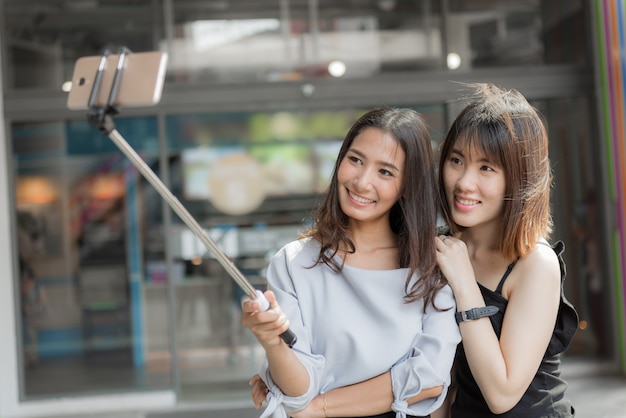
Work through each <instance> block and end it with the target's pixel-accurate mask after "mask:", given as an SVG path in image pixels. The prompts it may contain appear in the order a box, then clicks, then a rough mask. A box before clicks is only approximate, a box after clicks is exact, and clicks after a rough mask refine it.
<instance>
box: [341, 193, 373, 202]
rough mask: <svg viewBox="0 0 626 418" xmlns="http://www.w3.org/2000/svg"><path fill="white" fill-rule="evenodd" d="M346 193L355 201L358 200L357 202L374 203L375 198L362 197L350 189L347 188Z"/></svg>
mask: <svg viewBox="0 0 626 418" xmlns="http://www.w3.org/2000/svg"><path fill="white" fill-rule="evenodd" d="M348 195H349V196H350V198H351V199H352V200H354V201H355V202H358V203H363V204H368V203H374V202H375V200H372V199H366V198H364V197H361V196H359V195H356V194H354V193H352V192H351V191H350V190H348Z"/></svg>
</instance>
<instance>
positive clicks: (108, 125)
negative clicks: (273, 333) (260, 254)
mask: <svg viewBox="0 0 626 418" xmlns="http://www.w3.org/2000/svg"><path fill="white" fill-rule="evenodd" d="M122 59H123V55H122V56H120V60H122ZM122 67H123V66H122V65H118V68H117V70H116V80H117V81H118V82H119V74H120V73H121V71H122ZM103 68H104V67H103V66H101V67H100V68H99V69H98V72H99V73H100V74H101V72H102V70H103ZM114 84H115V86H114V89H116V90H117V86H116V85H117V82H116V83H114ZM94 88H95V86H94ZM112 93H113V92H112ZM92 96H95V94H94V92H93V91H92ZM114 99H115V94H111V95H110V96H109V101H108V102H109V103H108V106H107V108H106V109H93V110H94V111H95V112H97V114H94V113H92V114H90V115H88V118H89V122H90V123H92V124H94V123H97V124H98V126H97V127H98V128H99V129H100V130H101V131H102V132H103V133H105V134H106V135H108V137H109V138H110V139H111V141H113V143H115V145H117V147H118V148H119V149H120V151H122V152H123V153H124V155H126V157H128V159H129V160H130V161H131V162H132V163H133V165H134V166H135V167H136V168H137V169H138V170H139V171H140V172H141V174H142V175H143V176H144V177H145V178H146V180H148V181H149V182H150V184H152V186H154V188H155V189H156V190H157V192H159V194H160V195H161V197H163V199H164V200H165V201H166V202H167V203H168V204H169V205H170V207H171V208H172V209H173V210H174V212H176V213H177V214H178V216H180V218H181V219H182V220H183V222H185V224H186V225H187V226H188V227H189V228H190V229H191V230H192V232H194V234H195V235H196V237H198V238H199V239H200V241H202V243H203V244H204V245H205V246H206V248H207V249H208V250H209V251H210V252H211V253H212V254H213V256H215V258H216V259H217V261H218V262H219V263H220V264H221V265H222V267H224V268H225V269H226V271H227V272H228V273H229V275H230V276H231V277H232V278H233V279H234V280H235V282H236V283H237V284H238V285H239V287H240V288H241V289H242V290H243V291H244V292H245V293H246V294H247V295H248V297H249V298H250V299H251V300H252V301H254V302H259V303H260V305H261V310H263V311H265V310H267V309H269V307H270V304H269V302H268V300H267V299H266V298H265V296H264V295H263V292H261V291H260V290H257V289H255V288H254V286H252V285H251V284H250V282H249V281H248V280H247V279H246V277H245V276H244V275H243V273H241V271H240V270H239V269H238V268H237V267H236V266H235V265H234V264H233V262H232V261H231V260H230V259H229V258H228V257H227V256H226V254H224V252H223V251H222V250H221V249H220V248H219V247H218V246H217V244H215V242H214V241H213V240H212V239H211V238H210V237H209V235H208V234H207V233H206V231H205V230H204V229H203V228H202V227H201V226H200V224H199V223H198V222H197V221H196V220H195V219H194V218H193V216H191V214H190V213H189V211H188V210H187V209H186V208H185V207H184V206H183V204H182V203H180V200H178V199H177V198H176V196H174V194H173V193H172V192H171V191H170V190H169V189H168V188H167V187H166V186H165V184H163V182H162V181H161V179H160V178H159V177H158V176H157V175H156V174H155V173H154V171H153V170H152V169H151V168H150V167H149V166H148V164H146V163H145V161H144V160H143V159H142V158H141V157H140V156H139V154H137V152H135V150H134V149H133V148H132V147H131V146H130V145H129V144H128V142H126V140H125V139H124V137H123V136H122V135H121V134H120V133H119V132H118V131H117V129H115V127H114V124H113V121H112V117H111V114H109V112H114V108H113V106H112V104H113V102H114ZM90 102H91V99H90ZM91 103H93V102H91ZM280 337H281V338H282V339H283V341H285V343H286V344H287V345H288V346H289V347H293V345H294V344H295V343H296V340H297V337H296V335H295V334H294V332H293V331H291V329H288V330H287V331H285V332H283V333H282V334H281V335H280Z"/></svg>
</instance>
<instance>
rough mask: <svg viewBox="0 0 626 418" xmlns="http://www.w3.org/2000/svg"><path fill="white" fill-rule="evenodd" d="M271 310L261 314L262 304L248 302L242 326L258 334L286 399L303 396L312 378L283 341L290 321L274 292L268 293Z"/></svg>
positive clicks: (246, 302) (274, 376) (270, 368)
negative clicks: (277, 301) (281, 308)
mask: <svg viewBox="0 0 626 418" xmlns="http://www.w3.org/2000/svg"><path fill="white" fill-rule="evenodd" d="M265 297H266V298H267V301H268V302H269V303H270V309H268V310H267V311H263V312H261V311H259V310H260V309H261V306H260V303H258V302H253V301H251V300H246V301H244V302H243V304H242V310H243V315H242V319H241V323H242V324H243V325H244V326H245V327H247V328H249V329H250V331H252V333H253V334H254V335H255V337H256V338H257V340H258V341H259V343H260V344H261V346H262V347H263V349H264V350H265V355H266V356H267V363H268V365H269V372H270V375H271V376H272V380H273V381H274V382H275V383H276V385H277V386H278V387H279V388H280V390H281V391H282V392H283V393H284V394H285V395H287V396H300V395H303V394H304V393H305V392H306V390H307V388H308V387H309V375H308V372H307V370H306V368H305V367H304V365H303V364H302V363H301V362H300V360H299V359H298V357H297V356H296V354H295V353H294V351H293V350H291V349H290V348H289V347H288V346H287V344H285V342H284V341H283V340H282V339H281V338H280V334H282V333H283V332H285V331H286V330H287V329H289V320H288V319H287V317H286V316H285V314H284V313H283V312H282V311H281V310H280V307H279V306H278V304H277V303H276V298H275V296H274V293H273V292H271V291H267V292H265Z"/></svg>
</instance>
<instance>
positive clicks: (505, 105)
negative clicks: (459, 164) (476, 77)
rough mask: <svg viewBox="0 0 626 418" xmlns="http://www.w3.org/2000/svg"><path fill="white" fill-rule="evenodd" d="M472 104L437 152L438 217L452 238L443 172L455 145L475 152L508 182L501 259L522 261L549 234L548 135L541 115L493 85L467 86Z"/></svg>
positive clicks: (453, 226)
mask: <svg viewBox="0 0 626 418" xmlns="http://www.w3.org/2000/svg"><path fill="white" fill-rule="evenodd" d="M469 86H470V87H471V88H473V91H474V93H473V94H472V95H471V101H470V103H469V104H468V105H467V106H466V107H465V108H464V109H463V110H462V111H461V113H460V114H459V115H458V116H457V118H456V119H455V120H454V122H453V123H452V126H451V127H450V129H449V131H448V134H447V135H446V138H445V140H444V142H443V145H442V147H441V158H440V159H439V200H440V205H441V212H442V216H443V218H444V219H445V221H446V222H447V223H448V225H449V226H450V228H451V229H452V231H453V232H457V231H461V230H463V228H462V227H461V226H459V225H457V224H455V223H454V221H453V220H452V218H451V216H450V208H449V206H448V201H447V199H446V195H445V189H444V183H443V166H444V164H445V162H446V160H447V159H448V158H449V156H450V152H451V151H452V149H453V147H454V145H455V144H456V143H458V142H464V143H465V145H467V146H473V147H476V149H478V150H481V151H482V152H484V153H485V155H486V156H487V157H488V158H489V159H490V160H492V161H494V162H495V163H496V164H497V165H498V166H500V167H502V168H503V169H504V172H505V178H506V191H505V201H504V212H503V216H502V228H500V237H499V242H500V252H501V253H502V255H503V256H504V257H505V258H515V257H523V256H525V255H526V254H528V253H529V252H530V250H531V249H532V248H533V247H534V246H535V245H536V244H537V241H538V240H539V239H541V238H547V237H548V236H549V234H550V233H551V232H552V218H551V216H550V187H551V185H552V170H551V167H550V160H549V158H548V135H547V133H546V129H545V126H544V123H543V120H542V117H541V115H540V114H539V112H538V111H537V110H536V109H535V108H534V107H532V106H531V105H530V104H529V103H528V101H527V100H526V98H525V97H524V96H523V95H522V94H520V93H519V92H518V91H516V90H504V89H500V88H498V87H496V86H494V85H493V84H470V85H469Z"/></svg>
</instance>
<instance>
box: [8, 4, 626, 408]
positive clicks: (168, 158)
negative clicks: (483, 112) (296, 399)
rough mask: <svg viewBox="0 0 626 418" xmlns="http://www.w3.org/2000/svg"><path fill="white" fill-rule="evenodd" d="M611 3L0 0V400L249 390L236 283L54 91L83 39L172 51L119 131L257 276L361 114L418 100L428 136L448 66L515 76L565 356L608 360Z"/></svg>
mask: <svg viewBox="0 0 626 418" xmlns="http://www.w3.org/2000/svg"><path fill="white" fill-rule="evenodd" d="M623 7H624V5H623V4H622V2H621V1H619V0H606V1H601V0H597V1H592V0H516V1H512V0H511V1H504V0H500V1H498V0H441V1H433V0H345V1H330V0H272V1H269V0H211V1H207V0H204V1H200V0H176V1H174V0H130V1H129V0H123V1H122V0H0V48H1V55H0V60H1V64H2V65H1V67H0V73H1V74H2V82H1V83H0V86H1V87H2V90H3V100H2V102H1V103H0V110H2V112H1V115H2V119H0V122H2V121H3V124H4V129H3V130H1V131H3V132H0V137H1V136H2V135H4V141H3V149H2V155H3V158H2V160H3V161H2V165H1V167H2V168H1V169H0V170H1V174H2V179H5V178H6V180H5V183H6V184H4V183H3V185H2V188H1V189H0V195H2V196H3V201H4V204H3V206H1V207H0V214H1V215H0V216H1V217H0V219H1V220H2V222H3V224H2V225H6V228H5V231H6V233H5V237H4V240H5V241H3V244H2V245H4V246H6V251H4V252H2V253H1V254H0V261H1V263H2V264H3V265H4V266H5V267H4V270H2V272H3V273H4V274H5V278H4V280H3V281H2V282H0V293H2V294H3V296H2V297H4V299H3V301H4V302H5V303H1V304H0V305H2V306H3V307H2V308H1V309H2V315H0V324H2V327H1V328H0V340H1V341H2V342H0V354H2V355H3V362H2V365H0V370H1V371H2V373H1V374H2V375H3V377H1V378H0V389H1V390H0V393H2V394H1V395H0V415H2V416H7V417H10V416H41V415H42V414H44V413H45V412H49V410H50V408H54V409H55V410H67V411H80V410H85V411H89V410H93V409H110V410H115V409H122V408H128V407H138V408H139V407H143V406H153V407H154V406H156V405H176V404H178V405H180V404H185V405H189V404H194V403H196V402H205V403H206V402H213V403H216V404H217V403H226V404H232V405H238V404H245V405H248V404H249V388H248V384H247V382H248V380H249V378H250V377H251V376H252V375H253V374H254V373H255V372H256V370H257V369H258V367H259V365H260V362H261V361H263V354H262V350H261V349H260V347H259V346H258V345H257V344H256V342H255V340H254V338H253V337H252V335H251V333H249V332H248V331H247V330H243V329H242V328H241V326H240V324H239V313H240V301H241V297H242V296H243V295H242V292H241V291H240V290H239V289H238V288H237V287H236V286H235V285H234V283H233V282H232V280H231V279H230V278H229V277H228V275H227V273H226V272H225V271H224V270H223V268H222V267H221V266H220V265H219V263H217V262H216V260H215V259H214V258H213V257H212V256H211V254H208V253H207V251H206V250H205V248H204V247H203V245H202V244H201V243H200V242H199V241H198V240H197V239H196V238H195V237H194V236H193V234H192V233H191V232H190V231H189V230H188V228H187V227H186V226H185V225H184V224H183V223H182V221H181V220H180V219H179V218H178V217H177V215H176V214H175V213H173V212H172V211H171V210H170V209H169V207H168V206H167V204H166V203H165V202H164V201H163V200H162V199H161V198H160V196H159V195H158V193H157V192H156V191H155V190H154V189H153V188H152V186H151V185H150V184H148V183H147V182H146V181H145V180H144V179H143V178H142V177H141V175H139V174H138V173H137V172H136V170H135V169H134V167H133V166H132V164H131V163H130V162H129V161H128V160H127V159H126V158H125V157H124V156H123V155H122V154H121V153H120V152H119V151H118V150H117V148H116V147H115V145H114V144H113V143H111V141H110V140H109V138H108V137H106V136H105V135H102V134H101V133H100V132H99V131H98V130H97V129H95V128H94V127H92V126H90V125H89V124H88V123H87V121H86V118H85V112H82V111H70V110H67V106H66V101H67V92H68V91H69V90H70V88H71V77H72V72H73V69H74V64H75V62H76V60H77V59H78V58H79V57H82V56H89V55H95V56H98V55H101V54H102V53H103V52H104V51H105V50H109V51H112V52H118V51H119V50H120V48H121V47H127V48H129V49H130V50H131V51H133V52H143V51H153V50H160V51H164V52H167V53H168V56H169V60H168V67H167V73H166V81H165V87H164V91H163V97H162V99H161V101H160V103H159V104H158V105H156V106H154V107H150V108H128V109H122V111H121V113H120V115H118V116H117V117H116V118H115V122H116V127H117V129H118V131H119V132H120V133H121V134H122V135H123V136H124V137H125V139H126V140H127V141H128V142H129V143H130V144H131V145H132V147H133V148H134V149H135V150H137V152H138V153H139V154H140V155H141V156H142V158H144V159H145V161H146V162H147V163H148V164H149V165H150V167H151V168H152V169H153V170H154V171H155V172H156V173H157V174H158V175H159V177H160V178H161V179H162V180H163V181H164V182H165V183H166V184H167V185H168V187H169V188H170V189H171V190H172V192H173V193H174V194H175V195H176V196H177V197H178V198H179V199H180V200H181V202H182V203H183V204H184V206H185V207H186V208H187V209H188V210H189V211H190V212H191V213H192V215H193V216H194V217H195V218H196V219H197V220H198V222H199V223H200V224H201V225H202V227H203V228H205V229H206V230H207V232H208V233H209V234H210V236H211V237H212V238H213V239H215V241H216V242H217V243H218V245H219V246H220V247H221V248H222V249H223V250H224V251H225V252H226V254H227V255H228V256H229V257H231V258H232V260H233V261H234V262H235V264H236V265H237V266H238V267H239V268H240V269H241V270H242V272H244V274H245V275H246V276H247V277H248V278H249V280H250V281H251V282H252V283H253V284H254V285H255V286H256V287H258V288H259V289H263V288H264V287H265V277H264V272H265V268H266V266H267V261H268V257H269V256H271V255H272V254H273V252H275V251H276V250H277V249H278V248H280V247H281V246H282V245H283V244H284V243H286V242H288V241H291V240H293V239H294V238H296V237H297V235H298V233H299V232H300V231H302V230H303V228H305V227H306V226H307V225H308V224H309V222H310V218H309V217H310V214H311V211H312V210H313V208H314V207H315V206H316V204H317V203H318V201H319V197H320V193H322V192H323V191H324V190H325V188H326V186H327V184H328V180H329V178H330V175H331V172H332V168H333V164H334V161H335V157H336V155H337V152H338V149H339V146H340V144H341V141H342V139H343V137H344V135H345V134H346V132H347V131H348V129H349V127H350V125H351V124H352V123H353V122H354V121H355V120H356V119H357V118H358V117H359V116H360V115H361V114H363V113H364V112H365V111H367V110H369V109H371V108H373V107H377V106H381V105H389V106H401V107H410V108H413V109H415V110H417V111H419V112H421V113H422V114H423V115H424V117H425V118H426V120H427V122H428V124H429V127H430V130H431V132H430V133H431V136H432V138H433V149H435V150H437V147H438V145H439V144H440V142H441V141H442V139H443V136H444V134H445V132H446V129H447V127H448V126H449V124H450V122H451V121H452V120H453V119H454V117H455V116H456V114H457V112H458V111H459V110H460V109H461V108H462V102H461V101H460V100H459V98H460V97H461V96H462V94H463V89H462V86H461V85H460V84H459V83H464V82H492V83H495V84H497V85H499V86H501V87H507V88H515V89H518V90H519V91H521V92H522V93H523V94H524V95H526V97H528V99H529V100H530V101H531V103H532V104H533V105H534V106H535V107H537V108H538V109H539V110H540V111H541V113H542V114H543V115H544V116H545V120H546V125H547V128H548V132H549V138H550V155H551V161H552V164H553V169H554V175H555V183H554V187H553V190H552V205H553V213H554V222H555V230H554V233H553V236H552V239H553V240H555V241H556V240H563V241H564V242H565V244H566V252H565V258H566V262H567V266H568V277H567V280H566V283H565V293H566V295H567V297H568V298H569V299H570V300H571V301H572V302H573V303H574V305H575V306H576V308H577V309H578V312H579V314H580V318H581V323H580V330H579V332H578V334H577V336H576V338H575V340H574V342H573V344H572V346H571V347H570V349H569V350H568V352H567V353H566V357H570V358H575V359H582V360H589V361H596V360H601V361H604V362H609V363H611V364H614V365H615V369H616V370H617V369H619V370H621V371H622V373H624V372H625V370H626V369H625V367H624V357H625V349H624V333H625V331H626V328H625V326H624V320H625V316H624V308H623V306H624V303H623V300H624V293H623V292H624V291H623V288H624V284H625V282H626V276H624V259H625V256H624V247H625V239H624V224H625V223H626V222H624V218H625V216H626V215H625V213H626V211H625V210H624V194H625V189H624V188H625V186H624V182H625V179H626V175H625V174H624V172H623V170H624V168H623V167H624V164H623V163H624V161H626V156H625V155H624V143H625V142H624V141H625V136H624V129H623V126H622V125H623V107H620V106H621V104H620V103H623V97H624V94H623V93H624V91H623V86H622V85H621V81H620V80H621V74H622V73H620V71H621V65H622V60H623V59H624V56H623V52H622V51H623V36H624V35H623V34H622V33H621V32H619V30H618V28H619V27H620V26H619V25H620V24H621V23H622V19H623V10H622V8H623ZM620 42H621V43H620ZM620 100H621V101H620ZM620 121H621V122H620ZM620 170H622V171H620ZM59 376H63V378H62V379H60V377H59Z"/></svg>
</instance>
